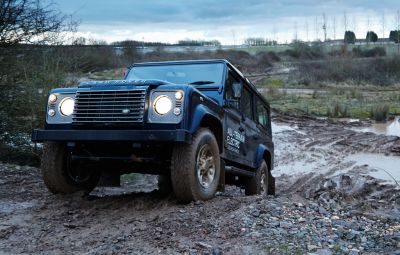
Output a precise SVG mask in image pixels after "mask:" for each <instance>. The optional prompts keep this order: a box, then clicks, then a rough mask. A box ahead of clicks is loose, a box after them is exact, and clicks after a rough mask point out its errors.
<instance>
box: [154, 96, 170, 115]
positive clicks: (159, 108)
mask: <svg viewBox="0 0 400 255" xmlns="http://www.w3.org/2000/svg"><path fill="white" fill-rule="evenodd" d="M171 109H172V100H171V99H170V98H169V97H168V96H167V95H161V96H158V97H157V98H156V99H155V100H154V110H155V111H156V113H158V114H160V115H165V114H167V113H168V112H170V111H171Z"/></svg>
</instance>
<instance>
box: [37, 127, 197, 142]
mask: <svg viewBox="0 0 400 255" xmlns="http://www.w3.org/2000/svg"><path fill="white" fill-rule="evenodd" d="M191 137H192V136H191V134H190V133H189V132H188V131H186V130H182V129H178V130H44V129H34V130H33V131H32V138H31V139H32V142H43V141H64V142H74V141H132V142H136V141H137V142H150V141H152V142H154V141H160V142H166V141H170V142H190V140H191Z"/></svg>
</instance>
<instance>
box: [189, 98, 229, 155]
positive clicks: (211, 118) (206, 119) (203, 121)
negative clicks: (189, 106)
mask: <svg viewBox="0 0 400 255" xmlns="http://www.w3.org/2000/svg"><path fill="white" fill-rule="evenodd" d="M215 115H216V113H215V112H213V111H212V110H211V109H209V108H208V107H207V106H205V105H204V104H200V105H197V106H196V108H195V109H194V113H193V116H192V120H191V123H190V132H191V133H192V134H194V133H196V132H197V130H199V128H201V127H206V128H209V129H210V130H211V131H212V132H213V134H214V136H215V138H216V139H217V143H218V148H219V150H220V153H222V152H223V148H224V145H223V128H222V122H221V120H219V119H218V118H217V117H216V116H215Z"/></svg>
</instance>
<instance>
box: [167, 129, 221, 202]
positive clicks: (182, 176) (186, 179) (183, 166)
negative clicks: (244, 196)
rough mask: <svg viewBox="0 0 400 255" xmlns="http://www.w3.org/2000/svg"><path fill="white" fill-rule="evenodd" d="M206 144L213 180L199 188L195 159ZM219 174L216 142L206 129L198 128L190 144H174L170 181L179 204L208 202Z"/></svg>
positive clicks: (219, 164)
mask: <svg viewBox="0 0 400 255" xmlns="http://www.w3.org/2000/svg"><path fill="white" fill-rule="evenodd" d="M205 144H208V145H209V149H210V152H211V153H212V155H213V158H214V160H213V163H214V164H215V175H214V179H213V181H212V182H211V184H210V185H209V187H208V188H204V187H202V186H201V184H200V181H199V178H198V177H197V176H198V175H197V158H198V154H199V150H200V148H202V146H203V145H205ZM220 173H221V160H220V154H219V148H218V143H217V140H216V139H215V136H214V134H213V133H212V132H211V131H210V130H209V129H208V128H200V129H199V130H198V131H197V132H196V133H195V134H194V135H193V138H192V142H191V144H176V145H175V146H174V149H173V153H172V160H171V181H172V187H173V190H174V193H175V195H176V197H177V198H178V200H179V201H180V202H183V203H186V202H190V201H193V200H194V201H195V200H208V199H211V198H212V197H214V195H215V193H216V191H217V188H218V184H219V178H220Z"/></svg>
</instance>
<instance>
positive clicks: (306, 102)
mask: <svg viewBox="0 0 400 255" xmlns="http://www.w3.org/2000/svg"><path fill="white" fill-rule="evenodd" d="M267 86H268V85H267ZM267 88H268V89H267V90H266V91H265V92H264V96H265V97H266V98H267V99H268V101H269V102H270V104H271V106H272V108H273V109H276V110H278V111H281V112H287V113H292V114H301V115H308V116H316V117H331V118H343V117H349V118H356V119H367V118H370V119H374V120H376V121H383V120H385V119H387V118H388V116H390V115H392V116H394V115H398V114H400V101H399V100H397V98H398V96H400V91H398V90H395V89H393V90H386V91H382V90H373V89H372V90H371V88H369V89H366V88H365V89H364V90H361V89H360V88H323V89H321V90H317V89H316V90H314V91H313V93H301V92H300V93H296V94H293V93H291V92H290V91H289V90H283V91H282V90H281V91H279V90H277V89H276V88H274V87H267Z"/></svg>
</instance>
